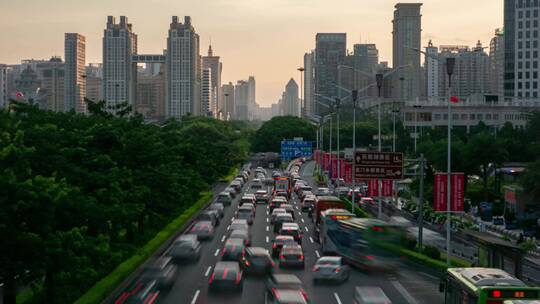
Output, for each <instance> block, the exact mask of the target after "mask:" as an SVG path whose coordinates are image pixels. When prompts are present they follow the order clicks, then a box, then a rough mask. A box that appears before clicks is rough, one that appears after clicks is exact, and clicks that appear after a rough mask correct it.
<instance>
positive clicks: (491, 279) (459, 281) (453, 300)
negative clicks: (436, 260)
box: [440, 267, 540, 304]
mask: <svg viewBox="0 0 540 304" xmlns="http://www.w3.org/2000/svg"><path fill="white" fill-rule="evenodd" d="M440 291H441V292H444V293H445V296H444V298H445V303H446V304H503V303H509V302H508V301H511V300H537V299H540V287H529V286H527V285H525V283H523V282H522V281H521V280H519V279H516V278H515V277H513V276H511V275H509V274H508V273H507V272H505V271H503V270H501V269H497V268H480V267H472V268H448V270H447V272H446V278H445V280H444V281H442V282H441V286H440ZM510 303H512V302H510ZM516 303H520V302H516ZM525 303H528V302H525ZM533 303H534V302H533Z"/></svg>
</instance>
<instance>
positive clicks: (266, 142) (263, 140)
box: [252, 116, 316, 152]
mask: <svg viewBox="0 0 540 304" xmlns="http://www.w3.org/2000/svg"><path fill="white" fill-rule="evenodd" d="M315 132H316V127H315V126H314V125H313V124H312V123H311V122H309V121H308V120H306V119H302V118H298V117H294V116H278V117H274V118H272V119H271V120H269V121H267V122H265V123H264V124H263V125H262V126H261V128H260V129H258V130H257V132H255V136H254V138H253V144H252V147H253V150H254V152H280V150H281V141H282V140H284V139H293V138H295V137H302V138H303V139H304V140H306V141H315V136H316V134H315Z"/></svg>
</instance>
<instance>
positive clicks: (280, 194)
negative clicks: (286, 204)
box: [274, 191, 289, 201]
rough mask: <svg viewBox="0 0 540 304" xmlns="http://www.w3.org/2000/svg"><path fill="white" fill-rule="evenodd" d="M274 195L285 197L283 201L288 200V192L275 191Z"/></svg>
mask: <svg viewBox="0 0 540 304" xmlns="http://www.w3.org/2000/svg"><path fill="white" fill-rule="evenodd" d="M274 197H283V198H284V199H285V201H288V200H289V193H287V192H285V191H277V192H276V193H274Z"/></svg>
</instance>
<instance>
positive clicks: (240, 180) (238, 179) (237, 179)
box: [233, 177, 246, 187]
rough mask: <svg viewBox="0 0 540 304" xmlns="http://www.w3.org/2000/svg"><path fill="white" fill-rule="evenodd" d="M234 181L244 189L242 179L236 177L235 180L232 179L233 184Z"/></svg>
mask: <svg viewBox="0 0 540 304" xmlns="http://www.w3.org/2000/svg"><path fill="white" fill-rule="evenodd" d="M236 181H237V182H239V183H240V185H241V186H242V187H244V184H245V183H246V182H245V181H244V179H243V178H241V177H236V178H235V179H233V182H236Z"/></svg>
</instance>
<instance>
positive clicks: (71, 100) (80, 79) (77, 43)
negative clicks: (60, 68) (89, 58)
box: [63, 33, 86, 113]
mask: <svg viewBox="0 0 540 304" xmlns="http://www.w3.org/2000/svg"><path fill="white" fill-rule="evenodd" d="M64 57H65V64H64V109H63V111H66V112H68V111H71V110H75V111H76V112H77V113H86V103H85V102H84V97H85V93H86V71H85V64H86V38H85V37H84V36H83V35H80V34H77V33H66V34H65V39H64Z"/></svg>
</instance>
